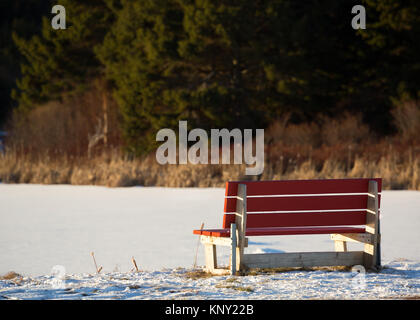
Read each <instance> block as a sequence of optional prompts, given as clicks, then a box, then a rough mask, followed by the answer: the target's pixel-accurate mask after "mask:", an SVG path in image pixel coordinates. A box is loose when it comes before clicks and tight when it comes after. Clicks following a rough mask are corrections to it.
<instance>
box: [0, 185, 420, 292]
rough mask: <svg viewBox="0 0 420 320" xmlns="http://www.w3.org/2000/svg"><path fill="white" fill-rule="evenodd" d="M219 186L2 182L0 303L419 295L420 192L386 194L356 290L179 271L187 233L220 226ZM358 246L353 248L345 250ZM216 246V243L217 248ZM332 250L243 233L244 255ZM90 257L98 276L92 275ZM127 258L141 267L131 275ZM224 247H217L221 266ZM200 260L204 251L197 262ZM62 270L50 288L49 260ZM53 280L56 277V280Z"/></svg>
mask: <svg viewBox="0 0 420 320" xmlns="http://www.w3.org/2000/svg"><path fill="white" fill-rule="evenodd" d="M223 196H224V190H223V189H204V188H188V189H176V188H144V187H132V188H106V187H96V186H69V185H48V186H46V185H7V184H0V219H1V220H0V221H1V222H0V275H3V274H5V273H7V272H9V271H12V270H13V271H15V272H17V273H19V274H21V275H23V278H16V279H13V280H0V299H1V298H3V299H11V298H18V299H85V298H86V299H114V298H116V299H248V298H250V299H290V298H292V299H319V298H321V299H325V298H327V299H328V298H334V299H335V298H338V299H365V298H366V299H371V298H392V297H407V296H419V295H420V248H419V243H420V232H419V230H420V212H419V210H418V209H419V208H420V192H418V191H384V192H383V195H382V204H381V233H382V261H383V265H385V269H384V270H383V271H382V272H380V273H377V274H376V273H368V274H366V275H365V278H364V279H365V282H364V284H363V286H362V288H361V287H360V285H359V286H357V285H356V286H355V279H358V278H355V277H357V274H356V275H355V273H353V272H341V271H326V270H317V271H311V272H307V271H290V272H282V273H276V274H268V275H256V276H247V277H233V278H231V277H208V278H200V279H196V280H194V279H191V278H188V277H186V274H188V272H189V271H191V268H192V266H193V263H194V258H195V253H196V249H197V245H198V239H197V236H194V235H193V234H192V230H193V229H195V228H199V226H200V224H201V222H205V227H208V228H210V227H215V228H217V227H220V226H221V222H222V212H223ZM359 247H360V245H358V244H352V245H350V246H349V249H350V250H353V249H354V250H358V249H359ZM222 249H223V248H222ZM315 250H316V251H333V250H334V245H333V242H332V241H331V240H330V239H329V236H328V235H310V236H284V237H281V236H278V237H253V238H250V247H249V248H247V252H250V253H257V252H293V251H315ZM91 252H94V253H95V258H96V261H97V263H98V265H99V266H102V267H103V271H102V272H101V274H99V275H96V274H95V267H94V264H93V261H92V257H91V255H90V253H91ZM133 256H134V257H135V259H136V261H137V265H138V267H139V269H141V270H142V271H141V272H139V273H133V272H131V271H130V270H132V268H133V265H132V262H131V258H132V257H133ZM227 259H228V251H227V248H226V250H221V251H220V252H219V261H221V263H222V264H227V261H228V260H227ZM203 264H204V257H203V249H202V246H201V245H200V247H199V250H198V265H203ZM56 265H59V266H63V267H64V268H65V273H66V276H65V278H63V279H59V280H60V281H61V282H60V283H61V284H64V285H63V288H57V287H56V286H54V283H56V282H57V281H58V280H57V279H58V278H57V275H55V276H54V275H52V269H53V267H54V266H56ZM54 281H56V282H54Z"/></svg>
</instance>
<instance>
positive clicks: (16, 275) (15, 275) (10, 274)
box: [0, 271, 22, 280]
mask: <svg viewBox="0 0 420 320" xmlns="http://www.w3.org/2000/svg"><path fill="white" fill-rule="evenodd" d="M16 278H22V276H21V275H20V274H19V273H16V272H14V271H10V272H8V273H6V274H4V275H2V276H0V280H13V279H16Z"/></svg>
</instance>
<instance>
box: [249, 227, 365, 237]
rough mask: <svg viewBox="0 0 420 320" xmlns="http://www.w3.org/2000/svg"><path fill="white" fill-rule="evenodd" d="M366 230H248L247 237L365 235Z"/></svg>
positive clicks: (318, 228)
mask: <svg viewBox="0 0 420 320" xmlns="http://www.w3.org/2000/svg"><path fill="white" fill-rule="evenodd" d="M365 231H366V230H365V228H356V227H296V228H287V227H284V228H248V229H246V236H277V235H278V236H280V235H298V234H331V233H364V232H365Z"/></svg>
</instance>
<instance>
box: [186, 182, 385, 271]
mask: <svg viewBox="0 0 420 320" xmlns="http://www.w3.org/2000/svg"><path fill="white" fill-rule="evenodd" d="M381 185H382V179H380V178H379V179H331V180H294V181H292V180H291V181H252V182H248V181H233V182H227V183H226V192H225V206H224V212H225V214H224V215H223V226H222V228H221V229H201V230H194V231H193V233H194V234H197V235H200V238H201V242H202V243H203V244H204V246H205V257H206V271H207V272H211V273H214V274H222V273H226V272H230V273H231V274H235V273H236V271H242V270H244V269H247V268H277V267H318V266H353V265H364V267H365V268H366V269H376V270H378V269H379V268H380V264H381V261H380V234H379V205H380V192H381ZM300 234H331V239H332V240H334V241H335V251H333V252H301V253H263V254H245V253H244V248H246V247H247V246H248V238H247V237H251V236H277V235H300ZM347 241H356V242H362V243H364V250H363V251H347ZM216 245H224V246H230V247H231V259H230V270H226V269H220V268H218V267H217V258H216Z"/></svg>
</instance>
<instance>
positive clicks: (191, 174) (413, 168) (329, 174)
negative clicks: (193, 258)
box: [0, 149, 420, 190]
mask: <svg viewBox="0 0 420 320" xmlns="http://www.w3.org/2000/svg"><path fill="white" fill-rule="evenodd" d="M290 159H292V158H290ZM368 177H382V178H383V181H384V182H383V183H384V184H383V186H384V189H411V190H420V158H419V156H418V155H417V156H415V155H414V149H411V150H408V151H406V152H403V153H401V152H398V151H397V150H393V151H390V153H388V154H387V155H383V156H382V157H380V158H379V159H378V160H376V159H369V157H366V156H362V155H357V156H355V158H354V160H353V161H351V164H350V166H349V167H348V165H347V163H346V162H342V161H340V160H339V159H334V158H329V159H326V160H325V161H324V162H323V163H321V165H319V164H317V162H315V161H314V160H312V159H310V158H307V159H304V160H303V161H300V162H298V161H296V159H292V160H290V161H287V162H286V163H282V159H280V161H278V162H274V161H271V162H269V161H266V164H265V169H264V172H263V174H262V175H261V177H259V178H260V179H261V180H291V179H338V178H368ZM249 179H257V177H253V176H245V165H166V166H162V165H159V164H158V163H157V162H155V161H154V159H153V158H152V157H149V158H148V159H144V160H139V159H134V160H132V159H129V158H127V157H125V156H123V155H120V154H117V153H113V154H110V155H106V156H104V155H102V156H98V157H95V158H93V159H78V160H73V161H71V160H69V159H68V158H67V157H65V156H63V157H58V158H55V159H49V158H48V157H45V159H35V160H33V159H30V157H26V156H18V155H17V154H15V153H13V152H7V153H6V154H5V155H3V156H0V181H1V182H3V183H37V184H73V185H102V186H108V187H127V186H135V185H142V186H165V187H224V184H225V182H226V181H228V180H249Z"/></svg>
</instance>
